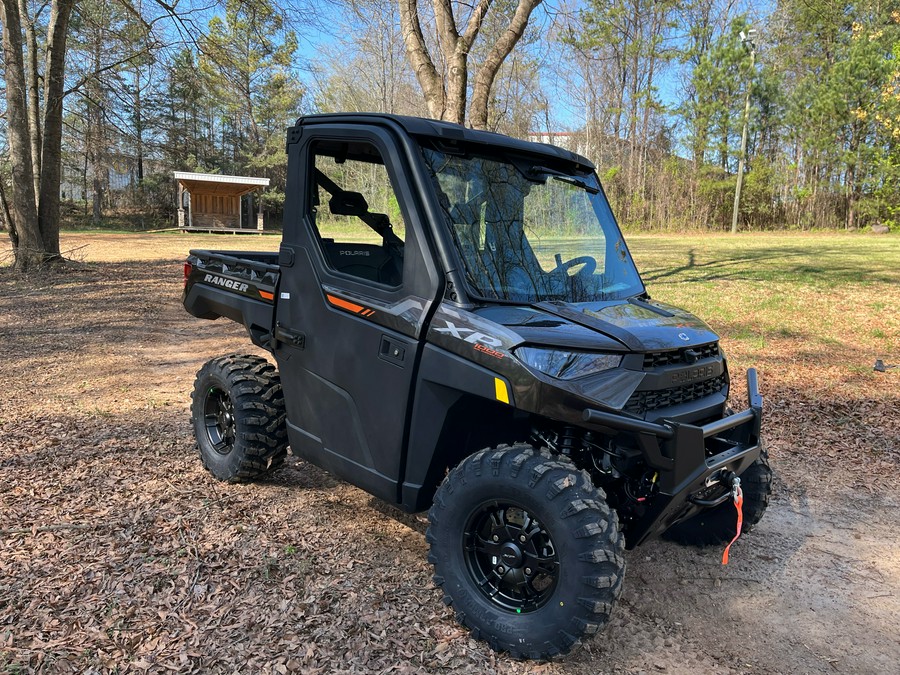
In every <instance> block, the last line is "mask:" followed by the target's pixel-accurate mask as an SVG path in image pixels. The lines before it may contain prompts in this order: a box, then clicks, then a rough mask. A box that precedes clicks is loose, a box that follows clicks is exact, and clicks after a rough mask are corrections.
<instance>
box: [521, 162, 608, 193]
mask: <svg viewBox="0 0 900 675" xmlns="http://www.w3.org/2000/svg"><path fill="white" fill-rule="evenodd" d="M542 176H550V177H551V178H555V179H556V180H558V181H562V182H563V183H568V184H569V185H574V186H575V187H580V188H581V189H582V190H586V191H588V192H589V193H591V194H592V195H595V194H597V193H599V192H600V190H599V188H597V187H595V186H593V185H591V184H590V183H588V182H587V181H585V180H584V179H582V178H578V176H572V175H571V174H568V173H563V172H562V171H557V170H556V169H551V168H550V167H548V166H533V167H531V168H530V169H529V170H528V177H529V178H531V179H537V178H540V177H542Z"/></svg>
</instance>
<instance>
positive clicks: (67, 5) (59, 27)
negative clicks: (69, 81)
mask: <svg viewBox="0 0 900 675" xmlns="http://www.w3.org/2000/svg"><path fill="white" fill-rule="evenodd" d="M74 6H75V0H56V1H55V2H54V3H53V5H52V6H51V8H50V23H49V25H48V28H47V57H46V60H45V64H44V138H43V146H42V152H41V194H40V211H39V212H38V218H39V222H40V228H41V238H42V240H43V243H44V252H45V253H46V254H47V255H48V256H49V257H51V258H58V257H59V188H60V183H61V182H62V123H63V96H64V95H65V90H64V86H65V77H66V40H67V38H68V35H69V17H70V16H71V15H72V8H73V7H74Z"/></svg>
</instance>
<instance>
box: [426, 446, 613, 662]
mask: <svg viewBox="0 0 900 675" xmlns="http://www.w3.org/2000/svg"><path fill="white" fill-rule="evenodd" d="M428 519H429V523H430V525H429V527H428V532H427V535H426V538H427V540H428V543H429V544H430V545H431V551H430V553H429V555H428V560H429V562H431V563H432V564H433V565H434V571H435V574H434V582H435V584H436V585H437V586H439V587H440V588H441V589H442V590H443V592H444V602H445V603H446V604H448V605H451V604H452V605H453V606H454V608H455V609H456V616H457V619H458V620H459V621H460V623H462V624H463V625H465V626H466V627H468V628H469V629H470V630H471V632H472V637H474V638H476V639H480V640H484V641H486V642H487V643H488V644H489V645H490V646H491V648H492V649H494V650H496V651H507V652H509V653H510V654H511V655H512V656H513V657H517V658H523V657H524V658H530V659H546V658H550V657H553V656H556V655H558V654H564V653H566V652H568V651H569V650H570V649H571V648H572V646H573V645H574V644H575V643H576V642H577V641H578V640H579V639H580V638H581V637H582V636H583V635H585V634H592V633H596V632H597V631H599V630H600V629H601V628H602V627H603V626H604V625H605V624H606V623H607V622H608V621H609V616H610V612H611V611H612V609H613V606H614V605H615V603H616V601H617V600H618V598H619V595H620V594H621V592H622V579H623V575H624V572H625V559H624V556H623V549H624V541H625V540H624V537H623V536H622V533H621V532H620V531H619V523H618V518H617V516H616V514H615V512H614V511H612V510H611V509H610V508H609V506H607V504H606V497H605V495H604V493H603V491H602V490H599V489H598V488H596V487H594V485H593V483H592V482H591V480H590V477H589V476H588V475H587V473H585V472H584V471H579V470H578V469H576V468H575V466H574V465H573V464H572V463H571V462H570V461H569V460H567V459H565V458H562V457H554V456H552V455H551V454H550V453H549V452H548V451H546V450H542V451H538V450H536V449H535V448H533V447H532V446H531V445H526V444H519V445H514V446H512V447H509V446H500V447H498V448H496V449H487V450H482V451H481V452H479V453H477V454H475V455H473V456H471V457H469V458H467V459H465V460H464V461H463V462H462V463H461V464H460V465H459V466H457V467H456V468H455V469H453V470H452V471H451V472H450V473H449V474H448V475H447V477H446V479H445V480H444V482H443V484H442V485H441V486H440V488H439V489H438V491H437V494H436V495H435V499H434V505H433V506H432V508H431V511H430V512H429V514H428Z"/></svg>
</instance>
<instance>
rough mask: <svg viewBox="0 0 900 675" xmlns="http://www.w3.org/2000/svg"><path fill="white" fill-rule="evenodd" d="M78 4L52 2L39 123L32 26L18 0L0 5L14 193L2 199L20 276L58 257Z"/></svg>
mask: <svg viewBox="0 0 900 675" xmlns="http://www.w3.org/2000/svg"><path fill="white" fill-rule="evenodd" d="M74 4H75V0H53V2H52V3H51V5H50V17H49V19H48V22H47V51H46V55H45V62H44V90H43V97H44V114H43V118H41V115H40V97H39V96H38V93H37V92H38V89H37V88H38V86H39V80H38V67H37V64H38V60H39V59H38V47H37V38H36V35H35V32H34V27H33V26H32V25H31V23H30V22H28V17H27V16H26V17H25V18H26V22H28V23H27V25H25V26H23V25H22V14H21V13H20V11H19V10H20V3H19V0H0V22H2V24H3V58H4V65H5V69H6V109H7V124H8V130H7V141H8V144H9V157H10V164H11V170H12V184H11V191H10V193H9V194H8V195H4V199H3V201H4V202H5V206H4V217H5V218H6V220H7V225H8V227H9V231H10V239H11V240H12V243H13V251H14V256H15V268H16V269H18V270H21V271H29V270H32V269H34V268H35V267H38V266H40V265H41V264H43V263H45V262H48V261H50V260H54V259H56V258H59V189H60V181H61V174H62V99H63V93H64V89H63V85H64V75H65V57H66V36H67V33H68V25H69V17H70V15H71V13H72V7H73V6H74ZM22 6H24V3H22ZM23 28H24V35H25V41H24V42H23V38H22V36H23ZM26 48H27V51H26ZM26 55H27V67H26V58H25V56H26ZM38 153H39V156H37V155H38Z"/></svg>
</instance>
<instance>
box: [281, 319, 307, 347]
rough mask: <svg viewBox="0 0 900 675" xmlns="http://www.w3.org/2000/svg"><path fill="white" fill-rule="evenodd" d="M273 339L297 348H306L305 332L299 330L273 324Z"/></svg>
mask: <svg viewBox="0 0 900 675" xmlns="http://www.w3.org/2000/svg"><path fill="white" fill-rule="evenodd" d="M275 339H276V340H278V341H279V342H284V343H285V344H288V345H290V346H291V347H296V348H297V349H306V333H303V332H301V331H299V330H291V329H289V328H285V327H284V326H280V325H278V326H275Z"/></svg>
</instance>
